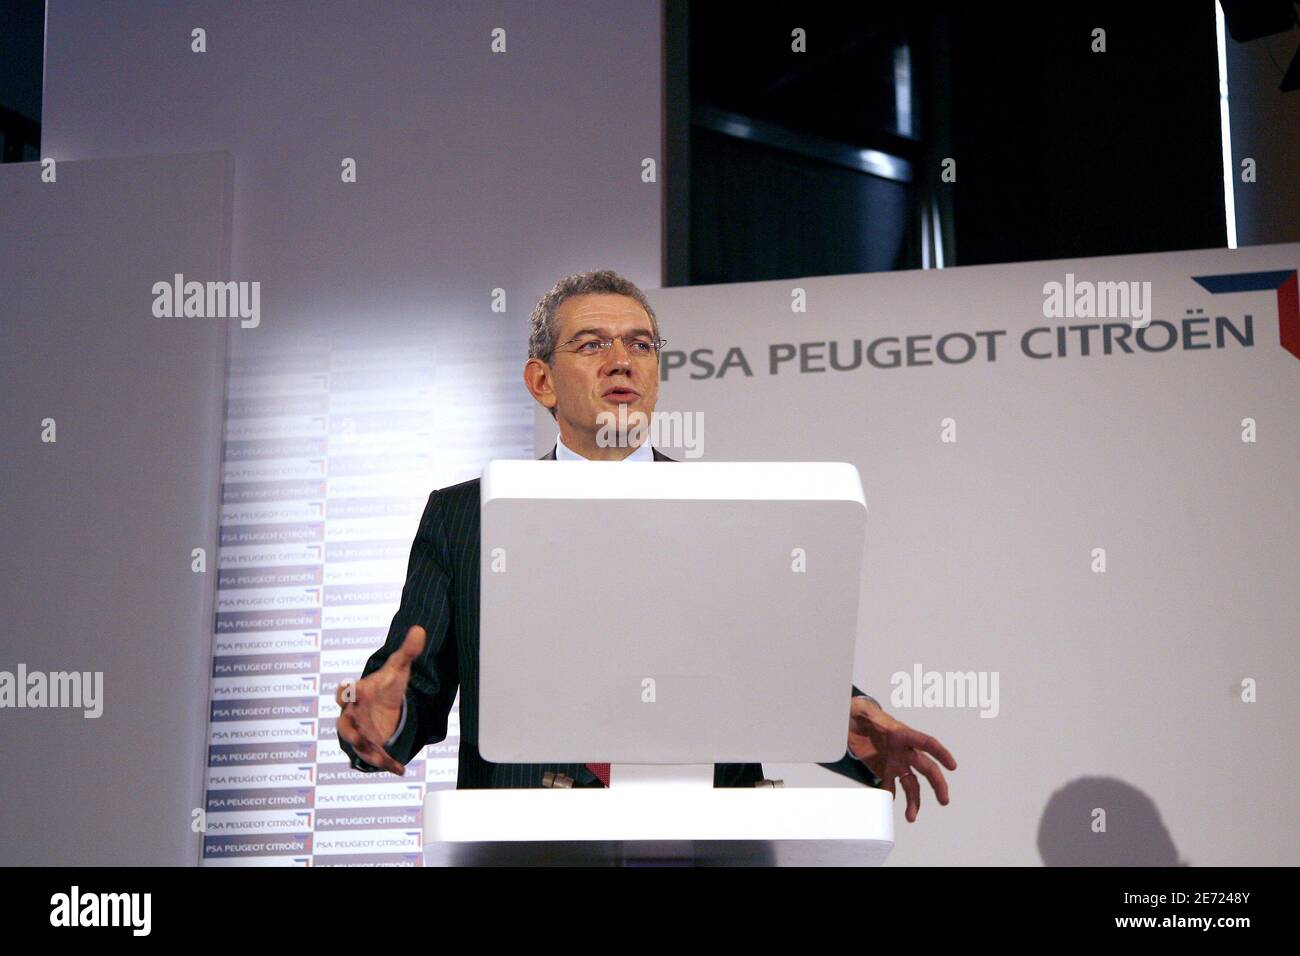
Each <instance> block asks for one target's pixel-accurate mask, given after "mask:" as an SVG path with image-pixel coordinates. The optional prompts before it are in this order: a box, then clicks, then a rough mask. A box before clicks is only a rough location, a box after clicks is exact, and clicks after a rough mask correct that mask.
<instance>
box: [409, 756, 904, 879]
mask: <svg viewBox="0 0 1300 956" xmlns="http://www.w3.org/2000/svg"><path fill="white" fill-rule="evenodd" d="M641 769H642V768H628V767H622V766H619V765H615V767H614V769H613V772H612V774H611V786H610V787H609V788H604V787H592V788H569V789H565V788H553V789H547V788H530V789H517V790H435V791H432V792H431V793H429V794H428V795H427V796H426V797H425V800H424V851H425V859H426V862H427V863H428V864H429V865H432V866H446V865H491V864H499V865H540V864H568V865H575V864H576V865H602V864H604V865H620V864H629V863H631V864H636V863H647V864H648V863H667V864H687V865H690V864H694V865H705V866H717V865H721V866H726V865H741V866H763V865H767V866H817V865H824V866H878V865H880V864H881V863H883V862H884V861H885V858H886V857H887V856H888V855H889V851H890V850H891V849H893V846H894V815H893V797H892V795H891V794H890V793H889V791H887V790H877V789H873V788H871V787H863V786H852V787H789V788H787V787H735V788H732V787H727V788H723V787H719V788H714V787H713V786H712V785H711V782H710V785H708V786H700V785H698V782H684V781H682V780H654V779H649V780H630V779H627V775H628V774H629V772H632V771H636V770H641ZM646 769H649V768H646ZM654 769H655V770H657V771H662V770H663V768H654ZM620 771H621V772H622V773H623V774H624V779H623V780H622V781H621V782H620V779H619V773H620ZM707 771H708V773H709V774H710V781H711V774H712V767H708V768H707Z"/></svg>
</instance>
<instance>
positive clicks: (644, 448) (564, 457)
mask: <svg viewBox="0 0 1300 956" xmlns="http://www.w3.org/2000/svg"><path fill="white" fill-rule="evenodd" d="M555 460H556V461H590V459H589V458H586V457H584V456H583V455H579V454H578V453H577V452H576V451H574V450H573V449H572V448H570V447H569V446H568V445H566V444H565V443H564V440H563V439H562V438H560V436H559V435H556V436H555ZM654 460H655V455H654V452H653V451H652V450H651V448H650V442H649V441H648V440H647V441H644V442H642V443H641V444H640V445H638V446H637V447H636V448H633V449H632V454H630V455H628V456H627V457H626V458H624V459H623V461H654Z"/></svg>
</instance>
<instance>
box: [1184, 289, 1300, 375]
mask: <svg viewBox="0 0 1300 956" xmlns="http://www.w3.org/2000/svg"><path fill="white" fill-rule="evenodd" d="M1192 280H1193V281H1194V282H1196V284H1197V285H1199V286H1200V287H1201V288H1202V289H1205V290H1206V291H1207V292H1210V293H1212V294H1214V295H1220V294H1222V293H1225V292H1263V291H1265V290H1266V289H1276V290H1277V329H1278V339H1279V340H1280V341H1281V342H1282V348H1284V349H1286V350H1287V351H1288V352H1290V353H1291V354H1292V355H1294V356H1295V357H1296V358H1298V359H1300V295H1298V294H1297V288H1296V270H1295V269H1291V270H1286V269H1283V270H1281V271H1280V272H1234V273H1232V274H1231V275H1223V276H1192Z"/></svg>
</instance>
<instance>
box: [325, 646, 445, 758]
mask: <svg viewBox="0 0 1300 956" xmlns="http://www.w3.org/2000/svg"><path fill="white" fill-rule="evenodd" d="M424 640H425V632H424V628H422V627H420V626H419V625H415V626H414V627H412V628H411V629H410V630H408V631H407V632H406V637H405V639H404V640H403V641H402V646H401V647H399V648H398V649H397V650H396V651H395V652H394V653H393V654H391V655H390V656H389V658H388V660H386V661H385V662H384V666H383V667H381V668H379V670H377V671H375V672H374V673H373V674H369V675H367V676H366V677H363V678H361V679H360V680H359V681H344V682H343V683H342V684H340V685H339V687H338V690H336V691H335V692H334V701H335V703H337V704H338V705H339V707H341V708H342V710H341V712H340V713H339V721H338V731H339V736H340V737H342V738H343V739H344V740H346V741H347V742H348V743H349V744H351V745H352V749H353V750H355V751H356V752H357V756H358V757H360V758H361V759H362V760H364V761H365V762H366V763H368V764H372V765H373V766H376V767H382V768H383V769H384V770H389V771H391V772H393V773H395V774H397V775H398V776H399V777H400V776H402V775H403V774H405V773H406V768H405V767H404V766H402V765H401V764H400V763H398V762H397V761H396V760H394V759H393V758H392V756H391V755H390V754H389V753H388V751H387V750H385V749H384V741H385V740H387V739H388V738H389V737H391V736H393V731H395V730H396V729H397V722H398V720H400V719H401V716H402V700H403V699H404V698H405V697H406V684H407V681H409V680H410V679H411V664H412V663H413V662H414V661H415V660H416V658H418V657H419V656H420V654H421V653H422V652H423V651H424ZM407 719H408V720H411V719H414V715H408V717H407Z"/></svg>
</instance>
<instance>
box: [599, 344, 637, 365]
mask: <svg viewBox="0 0 1300 956" xmlns="http://www.w3.org/2000/svg"><path fill="white" fill-rule="evenodd" d="M605 364H606V368H608V369H611V370H612V369H614V368H626V369H630V368H631V367H632V353H631V352H629V351H628V350H627V346H626V345H625V344H624V343H623V340H622V339H615V340H614V341H613V343H612V344H611V345H610V347H609V356H608V358H607V359H606V363H605Z"/></svg>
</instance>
